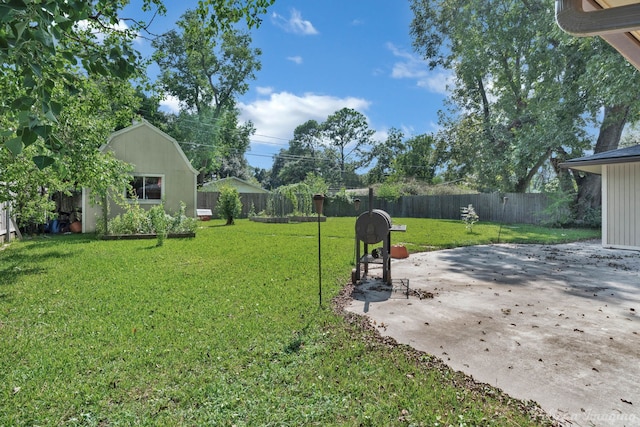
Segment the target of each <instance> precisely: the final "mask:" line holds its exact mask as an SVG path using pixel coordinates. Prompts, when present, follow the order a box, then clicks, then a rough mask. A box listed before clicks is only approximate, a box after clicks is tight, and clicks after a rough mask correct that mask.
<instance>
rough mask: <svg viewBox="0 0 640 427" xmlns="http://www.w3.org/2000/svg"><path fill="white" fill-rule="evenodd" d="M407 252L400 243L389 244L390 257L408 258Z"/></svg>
mask: <svg viewBox="0 0 640 427" xmlns="http://www.w3.org/2000/svg"><path fill="white" fill-rule="evenodd" d="M408 257H409V252H408V251H407V248H406V247H404V246H402V245H391V258H408Z"/></svg>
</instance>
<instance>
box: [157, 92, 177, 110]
mask: <svg viewBox="0 0 640 427" xmlns="http://www.w3.org/2000/svg"><path fill="white" fill-rule="evenodd" d="M160 109H161V110H163V111H165V112H167V113H173V114H178V113H179V112H180V100H179V99H178V98H176V97H175V96H171V95H165V97H164V98H163V99H162V100H161V101H160Z"/></svg>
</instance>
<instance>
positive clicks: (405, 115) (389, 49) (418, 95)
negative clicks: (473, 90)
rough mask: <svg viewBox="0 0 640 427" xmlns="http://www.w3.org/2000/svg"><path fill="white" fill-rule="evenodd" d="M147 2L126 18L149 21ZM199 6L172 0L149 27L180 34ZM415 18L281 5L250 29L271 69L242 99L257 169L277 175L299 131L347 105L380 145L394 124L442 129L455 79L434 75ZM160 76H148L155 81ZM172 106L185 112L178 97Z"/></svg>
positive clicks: (392, 6) (332, 4) (352, 7)
mask: <svg viewBox="0 0 640 427" xmlns="http://www.w3.org/2000/svg"><path fill="white" fill-rule="evenodd" d="M139 4H140V3H139V1H137V0H136V1H133V2H132V4H131V5H130V6H129V7H128V8H127V9H125V11H124V12H123V14H122V16H123V17H133V18H138V19H140V18H142V19H144V20H146V21H149V20H150V18H151V14H149V13H147V14H143V13H142V12H141V9H140V7H139ZM196 4H197V0H184V1H180V2H177V1H173V0H166V1H165V5H166V6H167V14H166V16H163V17H156V18H155V20H154V21H153V23H152V25H151V27H150V30H151V31H152V32H154V33H156V34H161V33H163V32H165V31H167V30H169V29H171V28H174V27H175V22H176V21H177V20H178V18H180V16H181V15H182V14H183V13H184V12H185V11H186V10H187V9H193V8H195V7H196ZM411 19H412V13H411V10H410V9H409V2H408V1H390V0H360V1H357V0H322V1H300V0H276V2H275V3H274V5H273V6H271V7H270V8H269V11H268V13H267V15H265V16H264V19H263V22H262V25H261V26H260V27H259V28H258V29H254V30H252V31H251V35H252V39H253V46H254V47H257V48H260V49H262V56H261V62H262V70H261V71H259V72H258V73H257V76H256V77H257V78H256V79H255V80H253V81H251V82H250V89H249V91H248V92H247V93H246V94H245V95H244V96H242V97H241V98H240V99H239V108H240V110H241V120H243V121H244V120H251V121H252V122H253V123H254V125H255V127H256V134H255V135H254V136H253V137H252V138H251V141H252V143H251V149H250V151H249V152H248V153H247V156H246V157H247V160H248V162H249V164H250V165H252V166H257V167H261V168H265V169H270V168H271V166H272V164H273V155H274V154H276V153H277V152H278V151H279V150H280V149H281V148H287V147H288V141H289V139H291V137H292V136H293V130H294V129H295V128H296V126H298V125H300V124H302V123H304V122H305V121H307V120H310V119H315V120H317V121H319V122H321V121H324V120H325V119H326V118H327V116H328V115H330V114H332V113H334V112H335V111H337V110H339V109H341V108H343V107H349V108H353V109H355V110H358V111H359V112H361V113H362V114H364V115H365V116H366V117H367V119H368V121H369V126H370V128H372V129H374V130H375V131H376V135H375V138H376V139H378V140H384V139H385V138H386V135H387V131H388V130H389V128H391V127H396V128H399V129H402V130H403V131H404V132H405V135H407V136H411V135H418V134H422V133H432V132H435V131H437V129H438V125H437V120H438V117H437V111H438V110H439V109H442V108H443V99H444V98H445V96H446V91H447V89H446V86H447V83H448V80H449V79H448V76H449V74H448V73H447V72H444V71H442V70H434V71H430V70H429V68H428V67H427V66H426V64H425V63H424V61H422V60H421V59H420V58H419V57H418V55H416V54H415V53H414V52H413V49H412V46H411V37H410V35H409V25H410V23H411ZM150 44H151V43H150V42H149V41H147V40H145V39H140V40H139V41H138V43H137V48H138V49H139V50H140V51H141V52H142V53H143V54H144V55H150V54H151V53H152V50H151V47H150ZM155 72H156V71H155V70H154V68H151V69H150V70H149V73H150V75H151V76H152V77H153V75H154V74H155ZM163 105H164V107H163V108H164V109H165V110H167V111H172V110H174V109H176V108H177V103H176V102H175V100H171V99H167V100H166V101H165V102H164V103H163Z"/></svg>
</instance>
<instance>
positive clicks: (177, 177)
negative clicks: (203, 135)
mask: <svg viewBox="0 0 640 427" xmlns="http://www.w3.org/2000/svg"><path fill="white" fill-rule="evenodd" d="M105 151H111V152H113V153H114V155H115V157H116V158H118V159H121V160H124V161H125V162H127V163H129V164H131V165H133V168H134V169H133V172H132V174H134V175H147V176H149V175H154V176H161V177H163V186H164V206H165V210H166V211H167V212H169V213H171V214H174V213H176V212H178V211H179V209H180V202H184V203H185V204H186V214H187V215H188V216H195V212H196V179H197V175H196V173H197V172H195V171H194V170H193V169H192V168H191V165H190V163H189V162H188V160H187V159H186V157H184V154H182V152H181V151H179V149H177V148H176V145H175V144H174V142H173V141H172V140H171V139H168V138H167V137H164V136H163V134H162V133H160V132H158V131H156V130H155V129H154V128H152V127H150V126H138V127H135V128H133V129H131V130H128V131H125V132H121V133H116V134H115V135H114V136H113V137H112V139H110V141H109V143H108V144H107V146H106V148H105ZM87 195H88V194H87ZM140 206H141V207H143V208H145V209H148V208H150V207H151V206H153V204H147V203H143V202H141V203H140ZM109 208H110V212H109V216H110V217H111V218H112V217H114V216H116V215H118V214H122V213H123V212H124V211H123V209H122V208H120V207H119V206H118V205H116V204H115V203H113V202H111V203H109ZM100 216H101V209H100V206H87V207H86V208H85V212H83V226H84V230H83V231H85V232H87V231H95V229H96V223H97V219H98V218H99V217H100Z"/></svg>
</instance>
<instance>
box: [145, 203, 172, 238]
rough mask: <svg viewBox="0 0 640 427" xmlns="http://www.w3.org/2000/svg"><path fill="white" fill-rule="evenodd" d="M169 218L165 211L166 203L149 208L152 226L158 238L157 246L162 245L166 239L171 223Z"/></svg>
mask: <svg viewBox="0 0 640 427" xmlns="http://www.w3.org/2000/svg"><path fill="white" fill-rule="evenodd" d="M169 219H170V217H169V218H167V214H166V213H165V211H164V205H163V204H159V205H155V206H153V207H152V208H151V209H149V220H150V221H151V226H152V227H153V229H154V230H155V232H156V238H157V239H158V241H157V243H156V246H162V245H163V244H164V239H166V238H167V226H168V225H169Z"/></svg>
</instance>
